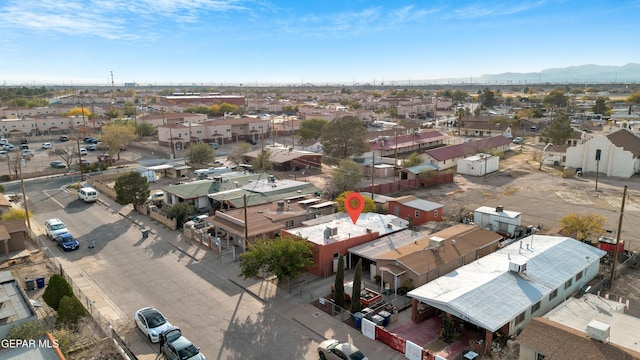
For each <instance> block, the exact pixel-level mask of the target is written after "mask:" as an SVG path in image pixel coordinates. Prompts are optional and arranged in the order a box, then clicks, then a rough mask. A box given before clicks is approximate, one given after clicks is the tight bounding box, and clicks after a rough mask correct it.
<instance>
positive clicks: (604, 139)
mask: <svg viewBox="0 0 640 360" xmlns="http://www.w3.org/2000/svg"><path fill="white" fill-rule="evenodd" d="M598 155H599V159H600V160H596V158H597V156H598ZM566 166H567V167H570V168H574V169H577V168H582V172H583V173H588V172H596V171H597V172H598V173H601V174H605V175H607V176H614V177H621V178H630V177H631V176H633V175H634V174H636V173H638V172H639V171H640V137H638V136H637V135H636V134H634V133H633V132H631V131H630V130H628V129H620V130H618V131H616V132H614V133H611V134H609V135H606V136H605V135H597V136H594V137H593V138H591V139H590V140H588V141H586V142H585V143H583V144H578V145H577V146H575V147H570V148H568V149H567V161H566Z"/></svg>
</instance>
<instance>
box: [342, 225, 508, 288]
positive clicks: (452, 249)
mask: <svg viewBox="0 0 640 360" xmlns="http://www.w3.org/2000/svg"><path fill="white" fill-rule="evenodd" d="M501 239H502V237H501V236H500V235H499V234H496V233H494V232H491V231H489V230H485V229H483V228H481V227H479V226H477V225H467V224H457V225H454V226H450V227H448V228H445V229H443V230H440V231H438V232H435V233H432V234H425V235H423V236H422V237H420V238H418V239H416V240H415V241H414V242H412V243H408V244H404V245H403V246H400V247H398V248H394V249H390V250H388V251H387V252H385V253H382V254H378V255H377V257H376V260H375V264H376V267H377V269H376V274H377V275H379V276H380V278H381V280H384V279H387V282H389V284H390V287H391V288H392V289H394V290H397V289H398V287H400V286H402V285H404V284H410V285H411V287H412V288H413V287H418V286H422V285H424V284H426V283H428V282H429V281H432V280H434V279H436V278H438V277H439V276H441V274H446V273H448V272H451V271H453V270H455V269H457V268H459V267H460V266H463V265H465V264H469V263H471V262H472V261H475V260H477V259H479V258H481V257H483V256H486V255H488V254H490V253H492V252H494V251H496V250H497V249H498V245H499V242H500V240H501ZM350 251H351V250H350ZM353 253H354V254H356V253H357V251H354V252H353Z"/></svg>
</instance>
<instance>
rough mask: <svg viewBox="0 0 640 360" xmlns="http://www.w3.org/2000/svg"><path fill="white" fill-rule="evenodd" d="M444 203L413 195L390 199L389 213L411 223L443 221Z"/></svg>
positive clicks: (420, 223)
mask: <svg viewBox="0 0 640 360" xmlns="http://www.w3.org/2000/svg"><path fill="white" fill-rule="evenodd" d="M443 207H444V205H442V204H438V203H434V202H431V201H427V200H423V199H418V198H417V197H415V196H413V195H409V196H403V197H399V198H396V199H394V200H391V201H389V213H390V214H393V215H395V216H397V217H399V218H402V219H405V220H408V221H409V224H410V225H422V224H424V223H426V222H429V221H442V208H443Z"/></svg>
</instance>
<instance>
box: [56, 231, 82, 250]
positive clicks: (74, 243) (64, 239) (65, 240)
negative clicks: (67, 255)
mask: <svg viewBox="0 0 640 360" xmlns="http://www.w3.org/2000/svg"><path fill="white" fill-rule="evenodd" d="M57 241H58V246H60V247H61V248H62V250H64V251H71V250H76V249H77V248H79V247H80V243H79V242H78V240H76V239H75V238H74V237H73V235H71V234H69V233H66V234H62V235H60V236H59V237H58V240H57Z"/></svg>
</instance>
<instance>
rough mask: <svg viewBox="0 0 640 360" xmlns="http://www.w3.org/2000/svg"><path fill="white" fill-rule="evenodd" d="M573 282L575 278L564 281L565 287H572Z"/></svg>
mask: <svg viewBox="0 0 640 360" xmlns="http://www.w3.org/2000/svg"><path fill="white" fill-rule="evenodd" d="M572 284H573V279H569V280H567V282H566V283H564V289H565V290H567V289H568V288H570V287H571V285H572Z"/></svg>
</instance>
